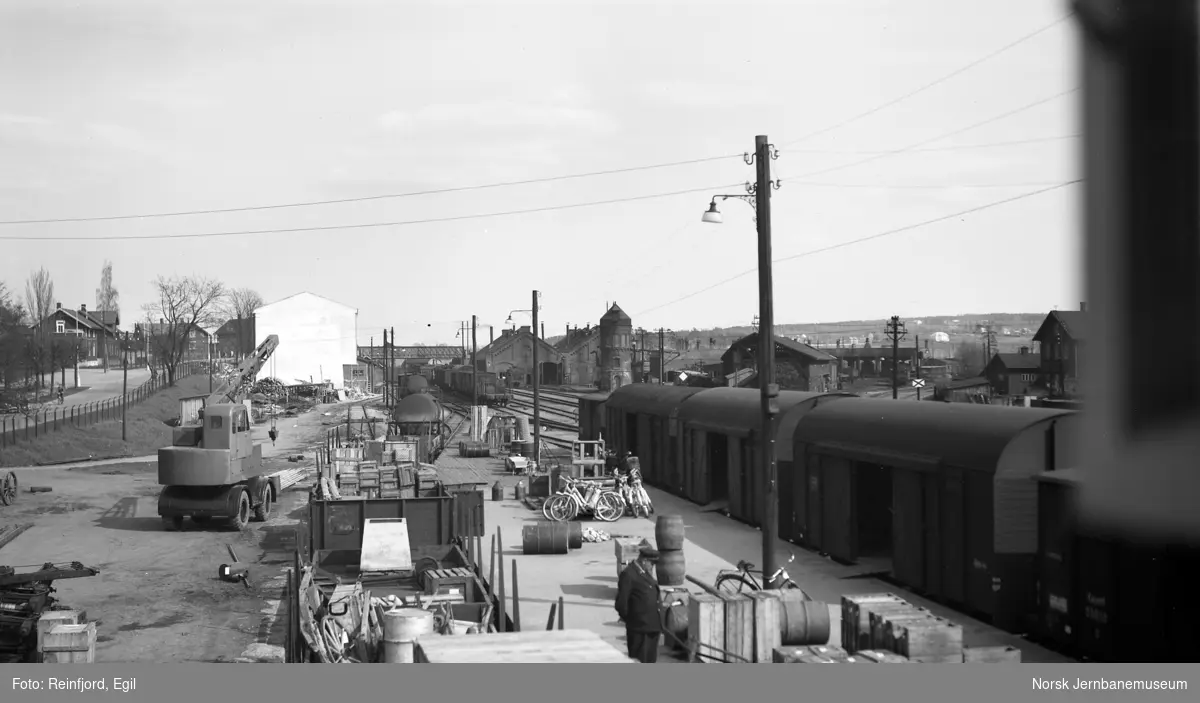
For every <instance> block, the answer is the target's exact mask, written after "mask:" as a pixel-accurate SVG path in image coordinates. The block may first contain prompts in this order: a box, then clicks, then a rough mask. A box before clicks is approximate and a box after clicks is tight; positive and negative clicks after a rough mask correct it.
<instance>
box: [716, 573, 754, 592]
mask: <svg viewBox="0 0 1200 703" xmlns="http://www.w3.org/2000/svg"><path fill="white" fill-rule="evenodd" d="M717 590H718V591H720V592H722V593H728V594H730V595H737V594H738V593H753V592H754V591H757V590H758V587H757V586H755V585H754V583H753V582H751V581H750V579H748V578H746V577H745V576H743V575H742V574H739V573H728V574H721V575H720V576H718V577H717Z"/></svg>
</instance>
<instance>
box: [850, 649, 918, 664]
mask: <svg viewBox="0 0 1200 703" xmlns="http://www.w3.org/2000/svg"><path fill="white" fill-rule="evenodd" d="M854 656H855V657H857V658H860V659H865V660H868V661H873V662H875V663H877V664H912V663H913V662H911V661H909V659H908V657H902V656H900V655H899V654H896V653H895V652H888V651H884V650H882V649H862V650H859V651H857V652H855V653H854Z"/></svg>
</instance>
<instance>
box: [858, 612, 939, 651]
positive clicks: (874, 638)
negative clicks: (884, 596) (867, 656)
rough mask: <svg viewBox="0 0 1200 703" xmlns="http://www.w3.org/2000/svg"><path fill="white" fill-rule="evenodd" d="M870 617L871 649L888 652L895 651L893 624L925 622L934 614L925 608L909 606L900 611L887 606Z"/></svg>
mask: <svg viewBox="0 0 1200 703" xmlns="http://www.w3.org/2000/svg"><path fill="white" fill-rule="evenodd" d="M870 617H871V649H883V650H887V651H889V652H891V651H895V648H894V646H893V643H892V641H893V637H894V636H893V634H892V626H893V624H899V623H903V622H907V621H909V620H927V619H929V618H932V617H934V614H933V613H932V612H930V611H929V610H928V609H926V608H922V607H920V606H916V605H911V606H908V607H907V608H904V609H900V608H898V607H894V606H888V607H887V608H886V609H881V610H880V611H873V612H871V614H870Z"/></svg>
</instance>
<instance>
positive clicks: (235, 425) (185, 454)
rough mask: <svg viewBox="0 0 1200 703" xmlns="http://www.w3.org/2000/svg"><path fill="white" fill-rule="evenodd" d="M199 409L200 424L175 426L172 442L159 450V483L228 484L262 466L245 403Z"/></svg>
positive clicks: (236, 481) (177, 484)
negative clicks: (252, 437)
mask: <svg viewBox="0 0 1200 703" xmlns="http://www.w3.org/2000/svg"><path fill="white" fill-rule="evenodd" d="M202 412H203V414H202V416H201V418H200V424H197V425H189V426H187V427H179V428H176V430H175V432H174V436H173V438H172V440H173V441H172V445H171V446H170V447H164V448H162V449H159V450H158V483H159V485H162V486H222V485H230V484H235V483H239V482H241V481H244V480H245V479H246V478H248V477H249V475H251V472H252V470H253V469H258V468H261V467H262V463H263V461H262V447H261V446H259V445H256V444H254V442H253V441H252V440H251V437H250V413H249V411H248V410H247V409H246V406H244V405H241V404H237V405H234V404H219V405H209V406H207V407H205V408H204V410H203V411H202Z"/></svg>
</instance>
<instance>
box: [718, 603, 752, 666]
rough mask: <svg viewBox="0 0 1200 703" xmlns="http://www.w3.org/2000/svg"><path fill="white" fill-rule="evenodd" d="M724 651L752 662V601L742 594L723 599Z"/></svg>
mask: <svg viewBox="0 0 1200 703" xmlns="http://www.w3.org/2000/svg"><path fill="white" fill-rule="evenodd" d="M725 651H727V652H729V653H730V654H733V655H734V656H736V657H739V658H740V660H741V661H738V663H741V662H742V661H745V662H752V661H754V601H752V600H750V597H749V596H747V595H745V594H743V593H739V594H737V595H731V596H728V597H727V598H726V599H725Z"/></svg>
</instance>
